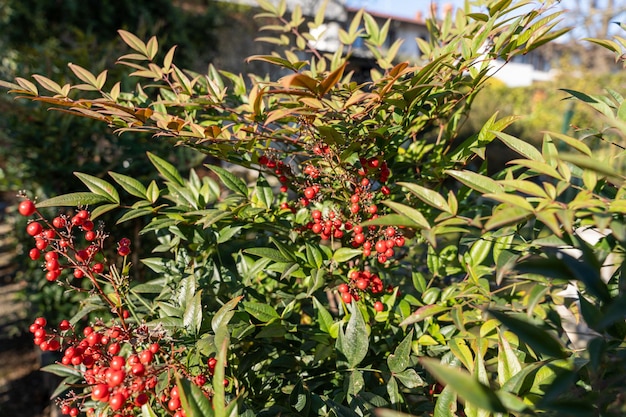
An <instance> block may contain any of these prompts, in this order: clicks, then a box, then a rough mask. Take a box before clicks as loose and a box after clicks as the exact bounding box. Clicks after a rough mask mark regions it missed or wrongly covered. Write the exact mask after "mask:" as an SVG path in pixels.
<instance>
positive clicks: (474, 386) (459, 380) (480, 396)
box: [420, 358, 506, 413]
mask: <svg viewBox="0 0 626 417" xmlns="http://www.w3.org/2000/svg"><path fill="white" fill-rule="evenodd" d="M420 362H421V364H422V365H423V366H424V368H426V370H427V371H428V372H430V373H431V374H432V375H433V376H434V377H435V378H436V379H437V380H438V381H440V382H441V383H442V384H444V385H446V386H450V387H451V389H453V390H454V391H456V393H457V395H458V396H459V397H461V398H462V399H464V400H465V401H467V402H469V403H471V404H473V405H475V406H477V407H479V408H482V409H483V410H487V411H491V412H492V413H504V412H506V409H505V408H504V406H503V405H502V403H501V402H500V399H499V398H498V397H497V396H496V394H495V393H494V392H493V391H492V390H491V389H490V388H489V387H487V386H485V385H483V384H481V383H480V382H478V381H477V380H476V379H475V378H474V377H472V376H471V375H470V374H469V373H467V372H465V371H462V370H460V369H459V368H454V367H452V366H448V365H443V364H442V363H440V362H439V361H438V360H437V359H431V358H422V359H421V360H420Z"/></svg>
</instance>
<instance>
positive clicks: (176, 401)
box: [167, 397, 180, 411]
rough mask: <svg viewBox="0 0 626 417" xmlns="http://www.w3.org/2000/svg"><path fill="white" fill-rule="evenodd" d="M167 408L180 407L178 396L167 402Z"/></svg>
mask: <svg viewBox="0 0 626 417" xmlns="http://www.w3.org/2000/svg"><path fill="white" fill-rule="evenodd" d="M167 408H168V410H170V411H176V410H178V409H179V408H180V399H179V398H178V397H173V398H171V399H170V400H169V401H168V402H167Z"/></svg>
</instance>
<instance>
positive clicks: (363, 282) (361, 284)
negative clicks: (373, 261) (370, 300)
mask: <svg viewBox="0 0 626 417" xmlns="http://www.w3.org/2000/svg"><path fill="white" fill-rule="evenodd" d="M369 285H370V282H369V280H368V279H364V278H361V279H359V280H357V282H356V287H357V288H358V289H360V290H365V289H367V287H369Z"/></svg>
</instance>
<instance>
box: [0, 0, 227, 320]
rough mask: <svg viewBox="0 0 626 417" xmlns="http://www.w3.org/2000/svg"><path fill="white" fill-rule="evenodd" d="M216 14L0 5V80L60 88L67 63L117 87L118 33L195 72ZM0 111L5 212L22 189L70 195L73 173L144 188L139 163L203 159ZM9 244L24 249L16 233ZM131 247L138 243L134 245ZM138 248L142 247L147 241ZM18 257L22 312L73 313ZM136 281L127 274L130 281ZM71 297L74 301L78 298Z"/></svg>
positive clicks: (26, 112)
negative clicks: (150, 39)
mask: <svg viewBox="0 0 626 417" xmlns="http://www.w3.org/2000/svg"><path fill="white" fill-rule="evenodd" d="M222 14H223V12H222V8H221V7H219V6H218V5H216V4H214V3H213V2H211V4H209V5H207V6H206V8H205V13H195V14H191V13H187V12H184V11H183V10H182V9H181V8H180V7H177V6H174V5H173V4H172V2H171V1H169V0H158V1H148V2H146V1H138V2H99V1H93V2H92V1H89V2H84V1H67V2H63V7H60V6H59V5H58V4H56V3H55V2H40V1H30V0H26V1H14V0H2V1H0V19H1V22H2V27H3V31H2V33H1V34H0V45H1V46H2V48H3V58H2V61H1V62H0V76H1V77H2V78H5V79H6V78H9V77H10V78H13V77H14V76H15V74H20V73H36V74H54V75H55V77H56V78H57V80H58V81H60V82H63V80H69V79H70V77H73V76H74V74H73V72H72V70H71V69H70V67H69V66H68V62H71V63H73V64H75V65H79V66H90V68H92V69H94V70H98V71H101V70H103V69H104V68H109V70H108V72H107V79H108V80H109V82H111V83H115V82H117V81H120V80H121V79H122V78H123V76H124V75H125V74H124V71H121V70H116V69H115V68H114V67H113V64H114V62H115V59H116V58H117V57H118V56H119V55H121V54H122V53H124V49H123V47H121V45H120V43H119V42H118V37H117V32H116V30H117V29H118V28H120V27H123V28H127V29H129V30H133V31H136V32H139V33H149V34H151V35H152V34H158V35H159V36H160V38H161V39H162V40H163V41H164V42H165V43H166V44H167V45H170V46H172V45H174V44H179V45H180V46H181V49H182V51H181V54H180V55H179V56H178V59H180V60H181V62H184V63H185V65H189V66H191V67H194V68H195V67H198V66H199V65H200V64H199V62H200V61H201V62H202V65H204V62H205V61H206V59H208V58H207V57H208V56H209V55H210V54H211V53H212V52H214V51H213V49H212V48H211V47H209V46H207V45H212V44H214V42H211V40H212V39H214V34H215V31H216V27H217V25H218V24H219V19H220V16H222ZM24 28H28V30H26V31H25V30H24ZM0 110H1V113H2V117H0V190H1V191H2V193H3V200H4V201H6V202H9V203H10V202H12V201H15V195H16V194H17V192H18V190H20V189H29V190H32V191H33V192H34V193H36V194H37V195H39V196H40V198H47V197H49V196H52V195H58V194H63V193H67V192H71V191H72V190H76V189H77V188H78V187H80V186H81V183H80V181H78V179H77V178H76V177H74V176H73V175H72V173H73V172H75V171H80V172H85V173H88V174H90V175H94V176H97V177H102V176H105V175H106V172H107V171H109V170H115V171H117V172H120V173H123V174H125V175H129V176H132V177H134V178H138V179H141V180H143V181H147V180H151V179H152V178H154V177H155V174H154V172H153V171H151V167H150V165H149V164H148V163H147V161H146V160H145V157H144V155H145V152H146V151H148V150H151V151H152V152H155V153H159V154H162V155H168V158H169V160H170V162H173V163H175V164H176V165H177V166H178V167H185V169H187V167H189V166H194V165H197V164H198V163H199V161H201V160H202V158H203V157H202V155H198V154H196V153H195V152H190V151H189V150H186V151H184V150H183V149H177V150H176V151H175V152H171V150H170V147H171V145H170V144H168V143H162V144H158V143H155V142H154V141H150V140H149V138H147V137H145V136H143V137H142V136H141V135H133V134H127V135H124V136H118V135H115V134H113V133H112V132H111V131H110V129H108V128H107V127H106V126H104V125H98V124H95V123H93V122H92V121H90V120H85V119H75V118H67V117H64V116H63V115H60V114H59V113H58V112H51V111H47V110H46V109H45V108H42V107H41V106H36V105H35V106H34V105H32V103H26V102H23V101H21V102H15V101H13V100H11V99H10V98H9V97H6V96H4V97H2V99H0ZM17 222H18V224H19V225H20V226H22V225H23V223H22V222H21V221H20V220H17ZM141 227H142V224H141V223H140V222H135V223H128V224H127V225H124V226H123V228H122V229H121V230H120V233H122V232H123V233H124V234H125V235H127V236H134V235H136V234H137V233H138V231H139V230H140V228H141ZM19 229H20V230H21V229H22V227H20V228H19ZM18 238H19V242H24V244H26V245H27V244H28V243H27V242H28V241H27V240H26V238H27V237H24V236H23V233H21V234H18ZM134 240H135V242H136V244H140V241H139V238H138V237H137V236H135V239H134ZM146 244H152V243H151V242H150V240H148V241H147V242H146ZM23 248H24V245H19V246H18V257H17V260H18V262H19V263H20V264H21V265H22V267H21V269H20V271H19V273H18V278H19V279H24V280H26V281H28V284H29V285H28V286H27V287H26V289H25V294H24V296H26V297H28V301H29V302H30V305H31V306H32V311H33V312H34V313H35V314H37V315H46V316H47V317H48V318H50V319H52V318H53V317H60V318H62V317H64V316H65V315H68V314H69V315H72V314H74V313H75V312H76V311H75V310H76V304H75V303H63V302H61V300H62V299H63V297H64V295H63V293H62V292H61V291H59V290H60V288H58V287H55V286H49V285H44V284H43V283H44V282H45V280H44V279H43V278H44V276H43V273H42V271H40V268H37V267H33V265H32V263H31V262H30V261H27V257H26V254H25V253H19V249H23ZM27 251H28V249H23V252H27ZM141 273H142V272H141V269H140V268H135V270H134V276H135V277H137V276H138V275H140V274H141ZM75 297H76V298H75V299H74V301H77V300H78V299H79V298H80V294H77V295H76V296H75Z"/></svg>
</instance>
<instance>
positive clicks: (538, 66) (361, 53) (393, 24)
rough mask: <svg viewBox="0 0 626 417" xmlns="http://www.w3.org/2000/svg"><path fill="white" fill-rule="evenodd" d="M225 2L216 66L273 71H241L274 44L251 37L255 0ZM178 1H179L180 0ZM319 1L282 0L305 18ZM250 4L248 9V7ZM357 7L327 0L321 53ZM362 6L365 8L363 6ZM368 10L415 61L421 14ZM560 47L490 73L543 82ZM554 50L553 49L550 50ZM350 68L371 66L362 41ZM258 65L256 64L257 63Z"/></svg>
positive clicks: (423, 31) (360, 74) (518, 82)
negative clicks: (229, 9)
mask: <svg viewBox="0 0 626 417" xmlns="http://www.w3.org/2000/svg"><path fill="white" fill-rule="evenodd" d="M223 1H225V2H227V3H231V4H234V5H240V6H245V7H239V8H233V13H234V15H235V16H234V24H229V25H228V27H224V29H223V30H222V32H221V38H222V39H223V42H221V43H220V45H219V53H218V54H217V55H216V57H215V61H214V62H215V63H216V65H217V66H218V67H220V68H223V69H226V70H230V71H234V72H248V71H251V72H256V73H266V72H267V73H270V74H271V75H272V76H275V75H280V74H274V72H275V70H276V69H275V68H273V67H272V66H271V65H269V64H267V63H261V62H252V63H249V64H248V65H249V67H248V69H247V70H246V69H245V68H244V64H243V60H244V59H245V57H247V56H249V55H254V54H270V53H271V52H272V50H274V49H275V47H274V46H272V45H268V44H263V43H258V42H253V40H254V39H255V38H257V37H259V36H263V32H259V28H260V26H261V25H260V24H259V22H255V20H254V19H253V16H254V14H256V13H257V11H258V9H256V7H257V4H258V3H257V1H256V0H223ZM268 1H271V2H273V3H275V4H278V3H279V0H268ZM182 3H184V2H182ZM322 3H323V0H287V1H286V5H287V14H286V16H287V17H289V16H290V12H291V11H292V10H293V9H294V8H295V7H296V5H299V6H300V8H301V10H302V14H303V16H304V17H305V18H307V19H309V20H313V18H314V16H315V14H316V13H317V11H318V10H319V7H320V6H321V4H322ZM249 7H252V8H253V9H249ZM358 10H359V9H358V8H354V7H347V6H346V5H345V1H344V0H329V1H328V4H327V6H326V11H325V22H324V24H323V25H322V26H321V27H320V28H319V29H317V30H316V31H313V35H314V36H316V38H317V39H316V40H315V42H312V46H314V47H315V48H316V49H317V50H319V51H321V52H327V53H334V52H335V51H336V50H337V49H338V48H339V47H340V42H339V31H340V30H341V29H343V30H346V31H347V30H348V27H349V25H350V22H351V21H352V19H353V17H354V16H355V14H356V13H357V12H358ZM366 10H367V9H366ZM368 13H369V14H370V15H371V16H372V17H373V18H374V19H375V20H376V22H377V23H378V25H379V27H381V26H383V25H384V24H385V22H386V21H387V20H389V21H390V25H389V32H388V36H387V42H386V44H385V45H384V46H385V47H390V46H391V45H392V44H393V43H394V42H395V41H397V40H399V39H400V40H402V44H401V46H400V47H399V49H398V53H397V60H398V61H405V60H406V61H411V62H416V63H417V62H419V61H420V56H421V53H420V50H419V48H418V45H417V42H416V38H420V39H424V40H428V38H429V33H428V30H427V26H426V23H425V17H424V16H423V15H422V14H421V13H419V12H418V13H417V14H416V16H415V17H414V18H406V17H398V16H392V15H387V14H382V13H379V12H369V11H368ZM430 13H431V16H433V15H434V16H435V17H437V18H443V17H444V16H445V14H447V13H454V9H453V7H452V5H451V4H445V5H444V6H443V7H442V8H441V11H439V10H438V9H437V7H436V5H434V6H433V7H432V8H431V11H430ZM559 49H562V48H555V47H550V46H549V45H544V47H541V48H538V49H536V50H533V51H532V52H530V53H528V54H526V55H520V56H516V57H514V58H513V60H512V61H511V62H508V63H506V64H505V62H504V61H494V62H492V63H491V67H492V70H491V74H492V75H493V77H494V78H496V79H499V80H501V81H502V82H504V83H505V84H506V85H509V86H512V87H518V86H528V85H531V84H533V83H534V82H538V81H549V80H551V79H552V78H553V77H554V76H555V75H556V74H557V73H558V72H557V70H555V69H554V68H553V63H554V62H556V61H557V59H558V58H559V57H560V56H562V55H563V51H559ZM555 51H556V52H555ZM351 54H352V59H351V66H352V68H351V69H352V70H353V71H355V80H358V81H362V80H365V79H367V77H368V76H369V70H370V69H371V68H374V67H375V59H374V57H373V55H372V53H371V52H370V51H368V50H367V48H366V47H365V45H364V42H363V41H359V40H357V42H356V43H355V44H354V48H353V50H352V51H351ZM260 66H261V67H264V68H259V67H260Z"/></svg>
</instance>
